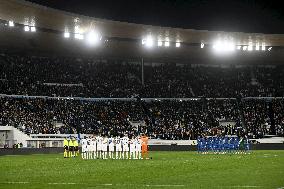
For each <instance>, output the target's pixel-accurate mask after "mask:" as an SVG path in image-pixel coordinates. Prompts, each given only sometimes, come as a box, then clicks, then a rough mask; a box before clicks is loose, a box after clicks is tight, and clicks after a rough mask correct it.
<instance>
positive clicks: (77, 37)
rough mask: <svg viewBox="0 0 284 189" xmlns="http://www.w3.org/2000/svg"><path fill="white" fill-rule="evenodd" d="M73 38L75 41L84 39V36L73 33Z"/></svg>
mask: <svg viewBox="0 0 284 189" xmlns="http://www.w3.org/2000/svg"><path fill="white" fill-rule="evenodd" d="M74 37H75V39H80V40H82V39H84V35H83V34H80V33H75V35H74Z"/></svg>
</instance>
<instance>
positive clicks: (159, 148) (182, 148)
mask: <svg viewBox="0 0 284 189" xmlns="http://www.w3.org/2000/svg"><path fill="white" fill-rule="evenodd" d="M149 149H150V151H196V146H195V145H151V146H150V147H149ZM251 149H252V151H253V150H284V144H279V143H277V144H273V143H270V144H252V145H251ZM62 152H63V148H58V147H54V148H53V147H51V148H19V149H13V148H9V149H4V148H2V149H0V156H3V155H29V154H58V153H62Z"/></svg>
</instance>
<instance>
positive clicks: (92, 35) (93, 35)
mask: <svg viewBox="0 0 284 189" xmlns="http://www.w3.org/2000/svg"><path fill="white" fill-rule="evenodd" d="M86 39H87V42H88V43H89V44H90V45H95V44H98V43H99V42H100V40H101V39H102V37H101V36H100V34H99V32H97V31H90V32H89V33H88V34H87V37H86Z"/></svg>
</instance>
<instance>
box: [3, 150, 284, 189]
mask: <svg viewBox="0 0 284 189" xmlns="http://www.w3.org/2000/svg"><path fill="white" fill-rule="evenodd" d="M150 154H151V156H152V157H153V159H152V160H82V159H80V158H70V159H63V155H61V154H52V155H20V156H0V189H2V188H3V189H4V188H5V189H10V188H20V189H25V188H28V189H33V188H40V189H45V188H52V189H54V188H66V189H77V188H80V189H81V188H82V189H83V188H87V189H92V188H267V189H273V188H274V189H279V188H282V187H283V188H284V151H272V150H270V151H255V152H253V153H252V154H249V155H248V154H247V155H237V154H234V155H200V154H196V153H195V152H151V153H150Z"/></svg>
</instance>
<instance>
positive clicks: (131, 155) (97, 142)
mask: <svg viewBox="0 0 284 189" xmlns="http://www.w3.org/2000/svg"><path fill="white" fill-rule="evenodd" d="M65 141H67V140H65ZM73 141H74V139H71V140H69V142H68V147H67V142H65V144H64V149H65V152H64V153H67V149H68V151H69V154H71V155H70V157H74V156H77V153H78V151H79V149H78V148H77V147H76V146H74V147H72V146H73V144H74V142H73ZM70 144H71V146H70ZM81 146H82V153H81V156H82V159H145V158H148V137H146V136H144V135H142V136H141V137H138V136H137V137H132V138H129V137H128V136H124V137H115V138H113V137H110V138H108V137H101V136H92V137H85V138H84V139H82V140H81ZM64 157H65V155H64Z"/></svg>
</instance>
